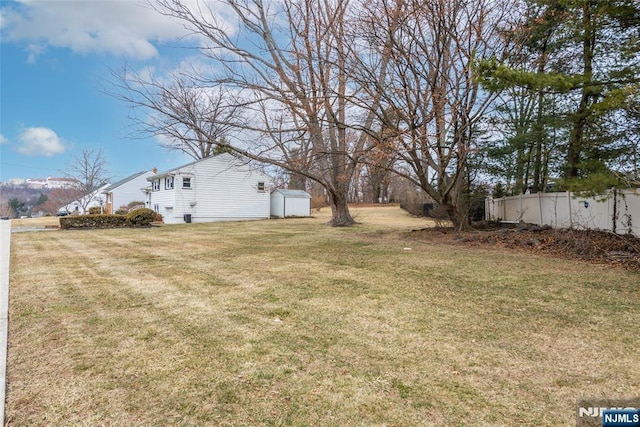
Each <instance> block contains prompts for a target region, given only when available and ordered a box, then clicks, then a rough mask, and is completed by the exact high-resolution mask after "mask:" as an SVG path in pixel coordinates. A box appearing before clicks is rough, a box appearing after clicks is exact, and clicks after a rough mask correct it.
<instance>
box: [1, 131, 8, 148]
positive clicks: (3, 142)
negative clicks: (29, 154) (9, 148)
mask: <svg viewBox="0 0 640 427" xmlns="http://www.w3.org/2000/svg"><path fill="white" fill-rule="evenodd" d="M7 142H9V140H8V139H7V138H5V137H4V135H2V134H1V133H0V145H2V144H5V143H7Z"/></svg>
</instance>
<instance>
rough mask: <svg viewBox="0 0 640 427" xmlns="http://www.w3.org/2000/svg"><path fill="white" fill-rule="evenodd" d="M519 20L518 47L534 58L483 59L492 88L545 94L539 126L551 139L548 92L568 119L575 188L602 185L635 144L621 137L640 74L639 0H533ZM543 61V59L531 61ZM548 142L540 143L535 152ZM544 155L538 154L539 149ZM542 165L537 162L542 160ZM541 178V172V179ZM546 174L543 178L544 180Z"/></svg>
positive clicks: (538, 133)
mask: <svg viewBox="0 0 640 427" xmlns="http://www.w3.org/2000/svg"><path fill="white" fill-rule="evenodd" d="M525 3H526V6H527V8H526V11H525V13H523V15H522V19H521V20H520V22H519V23H518V24H517V25H516V26H514V31H513V35H512V37H513V43H514V46H518V47H519V49H520V50H519V51H520V52H523V54H525V53H529V54H531V53H537V55H536V56H534V58H535V61H534V62H533V63H532V62H531V61H529V62H527V61H518V59H519V58H518V56H517V55H515V56H511V57H510V58H509V59H508V60H507V61H496V60H493V61H486V62H484V63H482V64H480V67H479V68H480V70H481V71H482V73H483V76H484V83H485V85H486V87H487V88H489V89H498V88H505V87H512V88H514V87H516V88H520V89H522V90H525V91H526V92H527V93H528V94H529V96H531V97H537V98H538V99H539V100H540V101H539V103H538V106H539V108H540V110H539V113H538V118H539V119H541V120H540V121H536V122H535V126H536V127H534V129H533V130H534V131H533V132H532V133H531V134H532V135H534V136H535V141H536V144H539V145H541V146H543V145H544V139H543V138H544V131H543V130H544V125H543V120H542V119H543V117H544V116H545V115H548V111H547V112H546V114H545V111H544V106H543V100H544V99H555V100H556V101H557V102H555V108H554V109H555V112H556V114H555V116H556V117H558V116H559V117H562V118H563V119H564V120H565V122H566V125H567V130H568V132H567V134H566V138H565V139H564V141H563V161H564V165H563V168H562V171H560V172H561V173H560V175H562V176H563V178H564V182H565V185H567V186H569V187H571V188H573V189H585V188H589V189H592V190H594V191H598V190H601V189H603V188H605V187H607V186H609V185H612V184H614V183H615V182H616V180H617V178H616V175H615V174H613V173H612V167H615V165H616V161H617V160H619V159H620V158H621V157H622V156H625V155H627V154H628V150H629V149H632V148H633V147H632V146H630V145H629V144H625V143H624V141H623V140H621V137H622V133H621V132H620V131H619V130H618V126H612V125H611V124H612V122H617V121H619V118H620V117H621V116H622V115H623V114H624V111H625V109H626V108H627V107H628V105H629V98H630V97H632V96H633V94H634V93H637V91H638V84H639V82H640V78H639V74H640V60H639V59H640V57H639V53H640V52H639V51H640V44H639V42H638V40H639V39H640V4H639V3H638V2H636V1H634V0H526V1H525ZM534 64H536V65H537V67H535V68H532V65H534ZM541 154H543V150H537V151H535V156H540V155H541ZM536 161H537V157H536ZM536 170H538V169H537V168H536ZM538 181H539V180H538ZM539 182H540V181H539Z"/></svg>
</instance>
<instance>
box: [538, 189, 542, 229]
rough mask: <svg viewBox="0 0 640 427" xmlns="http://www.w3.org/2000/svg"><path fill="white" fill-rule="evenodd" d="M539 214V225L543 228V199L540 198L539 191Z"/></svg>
mask: <svg viewBox="0 0 640 427" xmlns="http://www.w3.org/2000/svg"><path fill="white" fill-rule="evenodd" d="M538 214H540V221H538V225H540V226H542V197H541V196H540V191H538Z"/></svg>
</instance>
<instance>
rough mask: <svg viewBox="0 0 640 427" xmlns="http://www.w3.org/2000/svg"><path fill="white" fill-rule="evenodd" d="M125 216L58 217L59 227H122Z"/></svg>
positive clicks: (125, 219) (124, 224)
mask: <svg viewBox="0 0 640 427" xmlns="http://www.w3.org/2000/svg"><path fill="white" fill-rule="evenodd" d="M127 225H128V223H127V217H125V216H123V215H74V216H64V217H61V218H60V228H62V229H65V230H68V229H71V228H122V227H126V226H127Z"/></svg>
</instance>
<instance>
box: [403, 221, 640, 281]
mask: <svg viewBox="0 0 640 427" xmlns="http://www.w3.org/2000/svg"><path fill="white" fill-rule="evenodd" d="M411 234H412V236H413V237H418V238H425V239H438V240H439V241H444V242H448V243H451V244H457V245H465V246H483V247H495V248H506V249H514V250H522V251H531V252H535V253H539V254H546V255H549V256H553V257H556V258H558V257H561V258H564V259H580V260H585V261H590V262H594V263H599V264H610V265H617V266H622V267H624V268H626V269H630V270H635V271H640V238H638V237H636V236H634V235H630V234H626V235H620V234H614V233H611V232H607V231H600V230H557V229H552V228H550V227H540V226H537V225H532V224H508V225H496V224H481V225H479V226H478V228H477V229H476V230H474V231H469V232H460V233H455V232H454V231H453V230H452V229H437V228H425V229H421V230H413V231H412V232H411Z"/></svg>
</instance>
